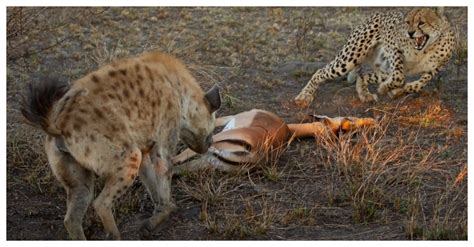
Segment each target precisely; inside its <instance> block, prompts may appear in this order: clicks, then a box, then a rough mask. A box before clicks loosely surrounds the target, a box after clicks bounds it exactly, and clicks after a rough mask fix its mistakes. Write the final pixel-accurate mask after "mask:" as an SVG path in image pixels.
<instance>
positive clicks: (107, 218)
mask: <svg viewBox="0 0 474 247" xmlns="http://www.w3.org/2000/svg"><path fill="white" fill-rule="evenodd" d="M121 159H122V160H121V161H120V160H117V164H119V165H118V166H117V169H116V170H115V171H110V173H109V174H108V176H107V177H106V180H105V185H104V188H103V189H102V191H101V192H100V194H99V196H98V197H97V198H96V199H95V200H94V203H93V204H94V209H95V211H96V212H97V214H98V215H99V217H100V219H101V221H102V224H103V225H104V228H105V231H106V232H107V234H110V235H112V238H113V239H120V238H121V236H120V232H119V230H118V228H117V225H116V224H115V220H114V216H113V214H112V205H113V201H114V200H115V199H117V198H119V197H120V196H121V195H123V194H124V193H125V191H127V189H128V188H129V187H130V186H131V185H132V184H133V181H134V180H135V178H136V177H137V175H138V170H139V168H140V164H141V162H142V154H141V151H140V150H139V149H138V148H133V149H130V150H129V151H127V152H126V153H125V155H123V157H122V158H121Z"/></svg>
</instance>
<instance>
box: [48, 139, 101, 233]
mask: <svg viewBox="0 0 474 247" xmlns="http://www.w3.org/2000/svg"><path fill="white" fill-rule="evenodd" d="M45 146H46V154H47V156H48V161H49V164H50V166H51V168H52V170H53V173H54V174H55V176H56V178H57V179H58V180H59V181H60V182H61V183H62V185H63V187H64V188H65V189H66V193H67V213H66V216H65V217H64V226H65V227H66V230H67V231H68V233H69V237H70V238H71V239H74V240H86V237H85V235H84V230H83V228H82V219H83V218H84V214H85V213H86V211H87V208H88V207H89V205H90V203H91V201H92V198H93V196H94V174H93V173H92V172H91V171H89V170H86V169H85V168H83V167H82V166H81V165H80V164H79V163H77V161H76V160H75V159H74V158H73V157H72V156H71V155H69V154H68V153H65V152H63V151H60V150H58V148H57V147H56V144H55V138H53V137H48V138H47V140H46V145H45Z"/></svg>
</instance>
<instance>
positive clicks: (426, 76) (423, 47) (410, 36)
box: [295, 8, 454, 108]
mask: <svg viewBox="0 0 474 247" xmlns="http://www.w3.org/2000/svg"><path fill="white" fill-rule="evenodd" d="M453 48H454V33H453V30H452V28H451V25H450V23H449V21H448V19H447V18H446V17H445V16H444V15H443V8H437V9H436V10H433V9H430V8H415V9H413V10H411V11H409V13H408V14H407V15H406V16H405V17H404V16H403V14H402V13H401V12H398V11H388V12H383V13H377V14H374V15H373V16H372V17H370V18H369V19H368V20H367V21H366V22H365V23H364V24H362V25H360V26H359V27H357V28H355V30H353V31H352V33H351V35H350V37H349V40H348V42H347V43H346V44H345V45H344V47H343V48H342V50H341V51H340V52H339V53H338V54H337V56H336V57H335V59H334V60H332V61H331V62H330V63H329V64H327V65H326V66H325V67H323V68H322V69H319V70H317V71H316V73H314V74H313V76H312V78H311V79H310V80H309V82H308V83H307V84H306V86H305V87H304V88H303V90H301V92H300V93H299V95H298V96H297V97H296V98H295V103H296V105H297V106H299V107H301V108H305V107H308V106H309V104H310V103H311V102H312V101H313V95H314V94H315V92H316V90H317V88H318V87H319V84H321V83H322V82H324V81H326V80H329V79H334V78H338V77H342V76H344V75H347V74H348V76H347V79H348V81H350V82H354V81H356V91H357V93H358V96H359V98H360V100H361V101H362V102H370V101H377V100H378V98H377V95H376V94H371V93H370V92H369V90H368V84H369V83H371V84H379V86H378V90H377V91H378V93H379V94H381V95H384V94H388V96H390V97H392V98H393V97H396V96H399V95H402V94H404V93H413V92H419V91H420V90H421V89H422V88H423V87H424V86H425V85H426V84H427V83H428V82H429V81H430V80H431V79H432V78H433V77H434V76H435V75H436V74H437V73H438V72H439V70H440V69H441V68H442V67H443V66H444V65H446V64H447V62H448V61H449V59H450V57H451V55H452V51H453ZM363 64H369V65H371V66H372V68H373V72H370V73H364V74H359V73H360V67H361V66H362V65H363ZM416 74H420V75H421V77H420V79H418V80H416V81H413V82H410V83H405V76H406V75H416Z"/></svg>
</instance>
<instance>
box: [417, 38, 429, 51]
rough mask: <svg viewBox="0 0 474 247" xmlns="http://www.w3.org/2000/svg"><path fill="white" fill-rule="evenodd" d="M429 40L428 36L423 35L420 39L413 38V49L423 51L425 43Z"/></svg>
mask: <svg viewBox="0 0 474 247" xmlns="http://www.w3.org/2000/svg"><path fill="white" fill-rule="evenodd" d="M429 38H430V36H428V35H423V36H421V37H416V38H414V39H415V49H417V50H421V49H423V47H425V45H426V42H427V41H428V39H429Z"/></svg>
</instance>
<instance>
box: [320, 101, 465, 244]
mask: <svg viewBox="0 0 474 247" xmlns="http://www.w3.org/2000/svg"><path fill="white" fill-rule="evenodd" d="M430 109H431V108H430ZM430 109H428V110H427V111H428V112H431V110H430ZM436 112H437V111H436ZM428 115H429V114H428ZM394 116H396V117H398V118H399V117H400V116H398V115H397V114H394ZM392 120H393V118H388V117H385V118H383V119H382V120H381V121H380V125H379V126H377V127H374V128H370V129H367V130H364V131H362V132H361V133H358V135H357V137H356V138H353V137H351V136H350V135H346V136H342V137H339V138H335V137H334V136H321V137H320V138H318V141H317V146H318V147H319V148H318V149H317V150H318V151H317V152H316V153H317V155H318V156H319V157H320V159H321V160H322V161H323V162H324V164H325V168H326V169H327V170H328V171H329V172H330V174H331V178H330V179H329V181H330V183H332V185H330V186H329V187H328V188H329V189H328V191H327V192H326V194H327V195H328V201H329V202H332V201H334V197H335V196H334V195H335V194H337V195H343V196H344V197H345V199H346V200H348V201H350V202H351V206H352V210H353V215H352V219H353V221H354V222H355V223H361V222H362V223H370V222H375V221H389V220H390V217H391V215H392V214H397V215H401V216H402V217H406V225H405V230H406V232H407V236H408V237H409V238H412V239H413V238H423V239H465V238H466V236H467V235H466V228H467V222H466V216H467V215H466V213H467V212H461V213H460V212H457V210H458V209H459V208H463V206H465V205H464V204H465V203H466V196H467V194H466V189H467V187H466V186H467V184H466V183H465V181H464V179H465V176H466V174H467V173H466V170H465V168H463V170H461V171H460V172H459V175H458V176H457V177H454V178H449V179H447V180H444V179H442V178H443V177H445V176H446V174H448V173H449V172H450V171H449V170H448V169H449V168H448V167H446V166H445V164H456V163H458V164H459V162H462V160H446V159H445V158H444V154H445V152H446V150H447V149H448V147H447V146H435V145H433V146H425V145H422V144H420V140H419V138H420V135H419V131H417V130H410V131H407V130H406V129H397V130H396V131H395V133H391V134H390V135H388V134H387V132H388V131H389V129H390V126H392V125H393V122H392ZM443 184H444V186H445V188H443ZM433 186H434V187H437V188H439V190H436V192H433V191H431V190H432V188H433ZM335 188H337V189H335ZM426 194H429V195H426ZM422 195H423V198H421V196H422ZM447 198H449V199H447ZM433 201H434V202H435V204H434V205H435V206H434V207H433V208H431V209H430V210H426V208H427V207H428V208H429V207H431V203H432V202H433ZM464 211H465V207H464Z"/></svg>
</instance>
